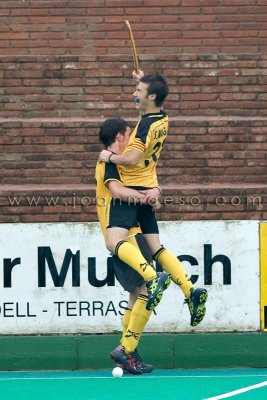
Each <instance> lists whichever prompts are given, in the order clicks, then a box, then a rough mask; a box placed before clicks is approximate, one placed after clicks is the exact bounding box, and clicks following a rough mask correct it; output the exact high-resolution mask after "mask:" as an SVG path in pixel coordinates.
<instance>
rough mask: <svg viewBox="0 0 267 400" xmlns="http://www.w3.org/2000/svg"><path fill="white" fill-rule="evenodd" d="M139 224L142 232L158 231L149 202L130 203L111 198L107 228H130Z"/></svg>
mask: <svg viewBox="0 0 267 400" xmlns="http://www.w3.org/2000/svg"><path fill="white" fill-rule="evenodd" d="M138 225H139V226H140V228H141V231H142V233H144V234H146V233H159V228H158V223H157V220H156V215H155V211H153V209H152V207H151V206H150V205H149V204H147V205H146V204H145V205H140V204H131V203H127V202H124V201H121V200H120V199H112V201H111V203H110V208H109V215H108V225H107V228H114V227H118V228H125V229H128V230H129V229H130V228H133V227H135V226H138Z"/></svg>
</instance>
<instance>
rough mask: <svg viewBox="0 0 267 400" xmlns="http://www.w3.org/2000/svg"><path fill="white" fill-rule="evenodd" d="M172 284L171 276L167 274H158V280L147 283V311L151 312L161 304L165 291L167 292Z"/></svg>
mask: <svg viewBox="0 0 267 400" xmlns="http://www.w3.org/2000/svg"><path fill="white" fill-rule="evenodd" d="M170 283H171V276H170V274H167V273H166V272H158V273H157V276H156V278H154V279H152V280H151V281H148V282H146V287H147V294H148V299H147V304H146V309H147V310H149V311H151V310H154V308H155V307H156V306H157V305H158V304H159V302H160V300H161V298H162V295H163V292H164V290H166V289H167V288H168V287H169V285H170Z"/></svg>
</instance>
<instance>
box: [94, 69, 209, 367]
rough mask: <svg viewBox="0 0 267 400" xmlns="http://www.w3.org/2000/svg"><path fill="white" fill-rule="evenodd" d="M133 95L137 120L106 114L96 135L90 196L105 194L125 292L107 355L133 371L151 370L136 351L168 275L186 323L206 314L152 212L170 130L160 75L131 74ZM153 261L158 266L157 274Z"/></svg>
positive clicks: (107, 234) (110, 239) (110, 241)
mask: <svg viewBox="0 0 267 400" xmlns="http://www.w3.org/2000/svg"><path fill="white" fill-rule="evenodd" d="M133 76H134V78H135V79H136V81H137V85H136V90H135V92H134V94H133V95H134V101H135V105H136V109H137V110H138V111H139V113H140V115H141V117H140V119H139V121H138V123H137V125H136V127H135V128H134V130H133V131H132V132H131V129H130V127H129V125H128V124H127V122H126V121H124V120H123V119H120V118H110V119H107V120H106V121H105V122H104V123H103V124H102V125H101V127H100V131H99V139H100V141H101V143H102V144H103V145H104V146H105V150H102V151H101V153H100V155H99V159H98V163H97V166H96V175H95V176H96V196H97V198H98V197H101V198H105V202H104V204H103V206H101V205H97V214H98V218H99V222H100V225H101V229H102V233H103V235H104V238H105V242H106V246H107V249H108V250H109V251H110V252H111V253H112V254H113V261H114V270H115V274H116V277H117V279H118V281H119V282H120V284H121V285H122V287H123V288H124V289H125V290H127V291H128V292H129V301H128V305H127V308H126V310H125V313H124V316H123V332H122V337H121V340H120V345H119V346H117V347H116V349H114V350H113V351H112V352H111V353H110V355H111V358H112V360H113V361H115V363H116V364H117V365H118V366H120V367H121V368H123V369H124V371H127V372H128V373H132V374H136V375H137V374H142V373H149V372H151V371H152V370H153V366H152V365H148V364H145V363H143V361H142V359H141V357H140V355H139V354H138V352H137V346H138V343H139V340H140V337H141V334H142V332H143V330H144V328H145V325H146V323H147V322H148V320H149V317H150V315H151V313H152V311H153V309H154V308H155V307H156V306H157V305H158V303H159V302H160V300H161V298H162V295H163V292H164V290H166V289H167V288H168V286H169V284H170V282H171V280H172V281H173V282H174V283H175V284H176V285H178V286H179V287H180V289H181V290H182V292H183V294H184V296H185V299H186V300H185V301H186V302H187V304H188V307H189V312H190V315H191V322H190V324H191V326H196V325H198V324H199V323H200V322H201V321H202V319H203V318H204V315H205V312H206V308H205V302H206V300H207V297H208V294H207V291H206V289H202V288H198V289H195V288H194V286H193V284H192V282H191V281H190V279H189V278H188V276H187V274H186V272H185V270H184V267H183V265H182V263H181V262H180V261H179V260H178V258H177V257H176V256H175V255H174V254H172V253H171V252H170V251H169V250H167V249H165V248H164V247H163V246H162V245H161V243H160V237H159V229H158V224H157V220H156V215H155V210H156V209H157V207H158V204H159V198H160V195H161V189H160V187H159V186H158V180H157V174H156V164H157V160H158V158H159V156H160V152H161V150H162V146H163V144H164V140H165V139H166V136H167V134H168V116H167V114H166V113H165V112H164V111H163V110H162V109H161V107H162V104H163V102H164V100H165V98H166V97H167V95H168V92H169V90H168V85H167V83H166V81H165V79H164V78H163V77H162V76H161V75H144V74H143V72H142V71H140V72H139V74H138V75H137V74H136V73H133ZM153 260H154V261H156V262H157V263H158V264H159V265H160V266H161V267H162V269H163V272H160V273H156V271H155V269H154V267H153Z"/></svg>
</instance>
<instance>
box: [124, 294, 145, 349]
mask: <svg viewBox="0 0 267 400" xmlns="http://www.w3.org/2000/svg"><path fill="white" fill-rule="evenodd" d="M146 303H147V297H146V296H144V295H142V294H140V295H139V296H138V298H137V300H136V302H135V304H134V306H133V309H132V313H131V318H130V321H129V325H128V328H127V331H126V333H125V335H124V337H123V339H122V342H121V344H122V346H124V347H125V352H126V353H132V352H133V351H135V349H136V348H137V346H138V343H139V340H140V337H141V334H142V332H143V330H144V328H145V326H146V323H147V321H148V320H149V317H150V315H151V313H152V311H148V310H147V309H146Z"/></svg>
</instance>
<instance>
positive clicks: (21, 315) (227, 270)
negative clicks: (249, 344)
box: [0, 221, 260, 334]
mask: <svg viewBox="0 0 267 400" xmlns="http://www.w3.org/2000/svg"><path fill="white" fill-rule="evenodd" d="M159 226H160V232H161V242H162V244H163V245H164V246H165V247H166V248H168V249H169V250H171V251H172V252H173V253H174V254H175V255H176V256H179V257H181V258H182V260H183V263H184V266H185V268H186V270H187V272H188V275H189V276H193V279H194V280H196V283H195V285H196V286H199V287H205V288H206V289H207V290H208V293H209V300H208V302H207V314H206V317H205V319H204V320H203V322H202V323H201V324H200V325H199V326H198V327H196V328H194V331H199V332H214V331H256V330H259V328H260V311H259V309H260V306H259V301H260V294H259V222H258V221H192V222H188V221H185V222H160V223H159ZM0 257H1V258H0V263H1V265H2V273H1V274H0V333H1V334H52V333H58V334H60V333H78V332H80V333H107V332H113V331H117V330H121V319H122V315H123V311H124V307H125V306H126V304H127V298H128V293H127V292H125V291H124V290H123V289H122V288H121V286H120V285H119V283H118V282H117V281H116V280H115V278H114V272H113V267H112V262H111V259H110V255H109V252H108V251H107V250H106V248H105V245H104V241H103V238H102V235H101V232H100V228H99V225H98V223H40V224H38V223H34V224H27V223H25V224H0ZM189 322H190V316H189V311H188V307H187V305H186V304H184V296H183V293H182V291H181V290H180V289H179V288H178V287H177V286H176V285H175V284H174V283H172V284H171V286H170V287H169V289H168V290H167V291H166V292H165V293H164V297H163V300H162V301H161V303H160V305H159V306H158V307H157V308H156V315H155V314H153V315H152V316H151V318H150V320H149V322H148V324H147V326H146V331H147V332H190V331H192V328H191V327H190V323H189Z"/></svg>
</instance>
